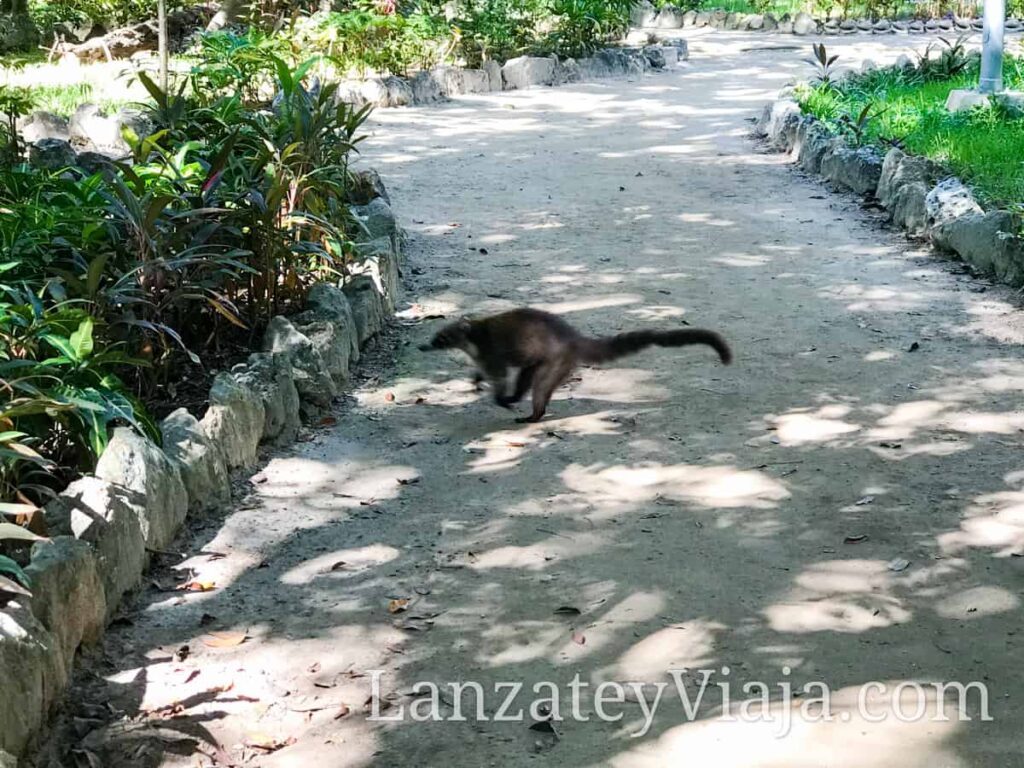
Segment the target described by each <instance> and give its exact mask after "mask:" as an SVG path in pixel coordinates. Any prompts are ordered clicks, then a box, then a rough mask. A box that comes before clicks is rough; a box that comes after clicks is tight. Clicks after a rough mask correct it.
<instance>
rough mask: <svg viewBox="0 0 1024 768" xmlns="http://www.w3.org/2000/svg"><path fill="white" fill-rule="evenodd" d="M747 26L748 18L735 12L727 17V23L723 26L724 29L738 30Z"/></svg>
mask: <svg viewBox="0 0 1024 768" xmlns="http://www.w3.org/2000/svg"><path fill="white" fill-rule="evenodd" d="M745 24H746V17H745V16H744V15H743V14H742V13H738V12H736V11H733V12H732V13H730V14H728V15H727V16H726V17H725V23H724V24H723V25H722V29H728V30H736V29H742V28H743V27H744V25H745Z"/></svg>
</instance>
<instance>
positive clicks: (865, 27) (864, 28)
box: [857, 19, 874, 32]
mask: <svg viewBox="0 0 1024 768" xmlns="http://www.w3.org/2000/svg"><path fill="white" fill-rule="evenodd" d="M873 26H874V25H873V24H872V23H871V19H857V29H859V30H860V31H861V32H870V31H871V29H872V27H873Z"/></svg>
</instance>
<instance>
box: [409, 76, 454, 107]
mask: <svg viewBox="0 0 1024 768" xmlns="http://www.w3.org/2000/svg"><path fill="white" fill-rule="evenodd" d="M409 87H410V88H411V89H412V103H413V104H433V103H435V102H438V101H444V99H445V96H444V84H443V83H442V82H441V80H440V79H439V78H438V76H437V74H436V73H434V72H426V71H424V72H417V73H416V76H415V77H413V78H412V80H410V81H409Z"/></svg>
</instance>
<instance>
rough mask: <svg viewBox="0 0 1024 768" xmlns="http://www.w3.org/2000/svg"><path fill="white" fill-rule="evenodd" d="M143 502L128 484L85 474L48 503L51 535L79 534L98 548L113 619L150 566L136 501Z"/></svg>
mask: <svg viewBox="0 0 1024 768" xmlns="http://www.w3.org/2000/svg"><path fill="white" fill-rule="evenodd" d="M142 502H143V499H141V497H140V495H139V494H138V493H135V492H132V491H130V490H128V489H127V488H122V487H120V486H117V485H112V484H111V483H108V482H105V481H104V480H100V479H99V478H97V477H83V478H81V479H79V480H76V481H75V482H73V483H71V485H69V486H68V487H67V488H66V489H65V490H64V491H63V492H62V493H60V494H59V495H58V496H57V497H56V498H55V499H53V500H52V501H51V502H50V503H48V504H47V505H46V510H45V515H46V525H47V527H48V528H49V530H50V532H51V534H53V535H60V536H74V537H75V538H76V539H79V540H81V541H84V542H86V543H88V544H89V545H90V546H92V548H93V550H94V551H95V553H96V562H97V567H98V570H99V575H100V579H101V581H102V582H103V593H104V595H105V597H106V605H107V618H108V619H109V618H110V617H112V616H113V614H114V612H115V611H116V610H117V607H118V605H120V603H121V598H122V597H123V596H124V594H125V593H126V592H128V591H129V590H132V589H134V588H135V587H136V586H137V585H138V583H139V580H140V579H141V577H142V572H143V571H144V570H145V568H146V560H147V555H146V537H145V535H144V534H143V533H142V526H141V524H140V522H139V515H138V514H137V513H136V511H135V508H134V506H133V504H141V503H142Z"/></svg>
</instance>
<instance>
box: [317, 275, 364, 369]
mask: <svg viewBox="0 0 1024 768" xmlns="http://www.w3.org/2000/svg"><path fill="white" fill-rule="evenodd" d="M306 307H307V308H308V309H309V310H310V311H311V312H313V313H315V314H317V315H319V316H322V317H325V318H327V319H328V320H330V321H331V322H332V323H334V324H335V325H336V326H337V327H338V328H340V329H341V330H342V332H343V333H345V334H346V336H347V337H348V338H349V339H350V348H349V367H351V366H353V365H355V364H356V363H357V362H359V332H358V329H357V328H356V321H355V318H354V317H353V316H352V307H351V306H350V305H349V303H348V297H347V296H346V295H345V292H344V291H342V290H341V289H340V288H337V287H335V286H333V285H330V284H329V283H317V284H316V285H314V286H313V287H312V288H310V289H309V293H308V294H306Z"/></svg>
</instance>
